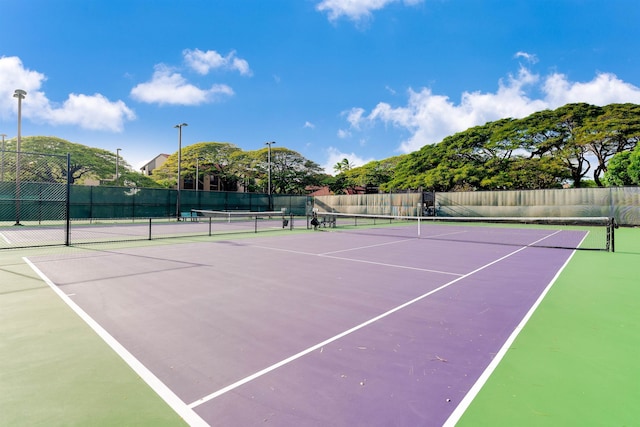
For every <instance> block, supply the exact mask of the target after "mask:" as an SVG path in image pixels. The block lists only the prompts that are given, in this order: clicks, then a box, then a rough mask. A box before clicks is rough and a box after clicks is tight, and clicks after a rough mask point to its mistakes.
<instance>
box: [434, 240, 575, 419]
mask: <svg viewBox="0 0 640 427" xmlns="http://www.w3.org/2000/svg"><path fill="white" fill-rule="evenodd" d="M575 253H576V251H575V250H574V251H573V252H572V253H571V255H570V256H569V258H567V261H566V262H565V263H564V265H563V266H562V267H561V268H560V270H558V272H557V273H556V275H555V276H553V279H551V281H550V282H549V284H548V285H547V287H546V288H545V289H544V290H543V291H542V293H541V294H540V296H539V297H538V299H537V300H536V302H535V303H534V304H533V305H532V306H531V308H530V309H529V311H528V312H527V314H526V315H525V316H524V317H523V318H522V320H521V321H520V323H519V324H518V326H516V328H515V329H514V330H513V332H512V333H511V335H509V338H507V340H506V341H505V343H504V344H503V345H502V347H501V348H500V350H499V351H498V353H496V356H495V357H494V358H493V360H492V361H491V362H490V363H489V365H488V366H487V368H486V369H485V370H484V372H483V373H482V374H481V375H480V377H478V380H477V381H476V382H475V384H474V385H473V386H472V387H471V388H470V389H469V391H468V392H467V394H466V395H465V396H464V398H463V399H462V400H461V401H460V403H459V404H458V406H457V407H456V409H454V411H453V412H452V413H451V415H450V416H449V418H448V419H447V421H445V423H444V424H443V427H454V426H455V425H456V423H457V422H458V421H460V418H462V415H463V414H464V412H465V411H466V410H467V409H468V408H469V405H471V402H472V401H473V399H475V398H476V396H477V395H478V393H479V392H480V390H481V389H482V387H483V386H484V385H485V383H486V382H487V381H488V380H489V377H490V376H491V374H492V373H493V371H495V369H496V368H497V367H498V365H499V364H500V362H501V361H502V359H503V358H504V356H505V355H506V354H507V351H508V350H509V348H510V347H511V345H512V344H513V342H514V341H515V340H516V338H517V337H518V335H520V332H522V330H523V329H524V327H525V325H526V324H527V323H528V322H529V319H531V316H533V313H534V312H535V311H536V310H537V309H538V306H539V305H540V304H541V303H542V300H544V298H545V296H546V295H547V293H548V292H549V291H550V290H551V287H552V286H553V285H554V283H555V282H556V280H558V277H559V276H560V274H561V273H562V271H563V270H564V269H565V267H566V266H567V265H568V264H569V261H571V258H573V255H575Z"/></svg>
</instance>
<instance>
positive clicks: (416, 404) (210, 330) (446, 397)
mask: <svg viewBox="0 0 640 427" xmlns="http://www.w3.org/2000/svg"><path fill="white" fill-rule="evenodd" d="M549 233H550V232H549V231H548V230H534V231H532V234H531V236H530V243H533V242H535V241H537V240H538V239H541V238H543V237H544V236H545V235H546V234H549ZM571 253H572V252H571V251H569V250H561V249H548V248H539V247H531V246H515V245H498V244H483V243H461V242H454V241H449V240H431V239H428V238H420V239H417V238H402V237H393V236H373V235H370V234H358V233H355V232H354V233H339V232H332V231H315V232H314V231H309V232H308V233H302V234H290V235H287V236H266V237H257V238H245V239H237V240H224V241H223V240H217V241H211V242H203V243H184V244H176V245H170V246H169V245H161V246H144V247H136V248H125V249H99V250H95V249H93V250H92V249H89V248H84V249H82V248H80V249H73V250H69V252H68V254H67V255H55V256H53V255H50V256H43V257H38V258H32V259H30V261H31V262H32V263H33V264H34V265H35V266H36V268H37V269H38V270H39V271H40V272H41V273H42V275H43V276H44V277H46V278H48V281H49V282H50V284H51V285H52V286H53V287H54V288H55V289H57V290H59V293H60V295H61V296H62V297H63V299H65V300H66V301H67V302H68V303H69V304H70V305H71V307H73V308H74V309H76V311H78V312H79V313H81V315H83V317H84V318H85V320H87V321H88V322H89V323H90V324H92V325H93V324H94V322H95V324H96V325H98V326H97V327H95V326H94V328H96V330H97V331H98V332H99V333H100V334H101V335H103V337H106V338H105V339H106V340H107V342H109V343H112V345H113V343H116V345H115V346H114V348H115V349H116V351H118V352H119V353H121V355H122V356H123V357H124V358H125V360H127V361H128V362H129V363H130V364H131V365H132V366H133V367H134V369H136V371H137V372H138V373H139V374H140V375H141V376H143V378H145V380H147V381H148V382H149V383H150V384H151V385H152V387H154V388H155V389H156V391H158V393H159V394H160V395H162V396H163V397H164V398H165V400H167V401H168V402H169V403H170V404H171V405H172V406H173V407H174V409H176V411H178V413H180V414H181V415H183V417H184V418H185V419H187V420H188V421H189V422H190V423H192V424H199V423H201V424H203V425H206V424H209V425H242V426H252V425H265V424H271V425H297V426H327V425H332V426H373V425H380V426H392V425H398V426H418V425H419V426H440V425H442V424H444V423H445V422H446V421H447V420H448V419H449V417H450V416H451V414H452V413H453V411H454V410H455V409H456V407H457V406H458V405H459V404H460V403H461V401H462V400H463V398H464V397H465V395H466V394H467V393H468V392H469V390H470V389H471V387H472V386H473V385H474V384H475V383H476V381H478V379H479V377H480V376H481V374H482V373H483V372H484V371H485V370H486V369H487V366H488V365H489V363H490V362H491V361H492V360H493V359H494V358H495V357H496V355H497V354H498V353H499V352H500V351H501V348H502V347H503V346H504V345H505V342H506V341H507V340H508V339H509V337H510V336H511V335H512V334H513V333H514V330H515V329H516V328H517V327H518V325H519V324H520V323H521V322H522V319H523V318H524V317H525V316H526V315H527V313H528V312H529V311H530V310H531V307H532V306H533V305H534V304H535V303H536V301H537V300H538V299H539V297H540V295H541V294H542V293H543V292H544V291H545V289H546V288H547V287H548V286H549V284H550V283H552V281H553V280H554V277H555V276H556V274H557V272H558V271H559V270H560V269H561V268H562V267H563V265H564V264H565V263H566V261H567V259H568V258H569V257H570V256H571Z"/></svg>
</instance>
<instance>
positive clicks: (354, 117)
mask: <svg viewBox="0 0 640 427" xmlns="http://www.w3.org/2000/svg"><path fill="white" fill-rule="evenodd" d="M364 113H365V110H364V108H352V109H351V110H349V111H345V112H343V113H342V115H345V116H347V121H348V122H349V124H350V125H351V128H352V129H356V130H360V124H361V123H362V121H363V117H362V116H363V115H364Z"/></svg>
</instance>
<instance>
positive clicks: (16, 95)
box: [13, 89, 27, 225]
mask: <svg viewBox="0 0 640 427" xmlns="http://www.w3.org/2000/svg"><path fill="white" fill-rule="evenodd" d="M26 95H27V92H25V91H24V90H22V89H16V90H15V92H14V94H13V97H14V98H18V149H17V150H16V151H17V154H16V223H15V225H21V224H20V142H21V141H22V100H23V99H24V97H25V96H26Z"/></svg>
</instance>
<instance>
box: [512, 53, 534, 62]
mask: <svg viewBox="0 0 640 427" xmlns="http://www.w3.org/2000/svg"><path fill="white" fill-rule="evenodd" d="M515 57H516V58H524V59H525V60H526V61H527V62H529V63H531V64H535V63H536V62H538V57H537V56H536V55H535V54H532V53H527V52H522V51H520V52H517V53H516V54H515Z"/></svg>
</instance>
